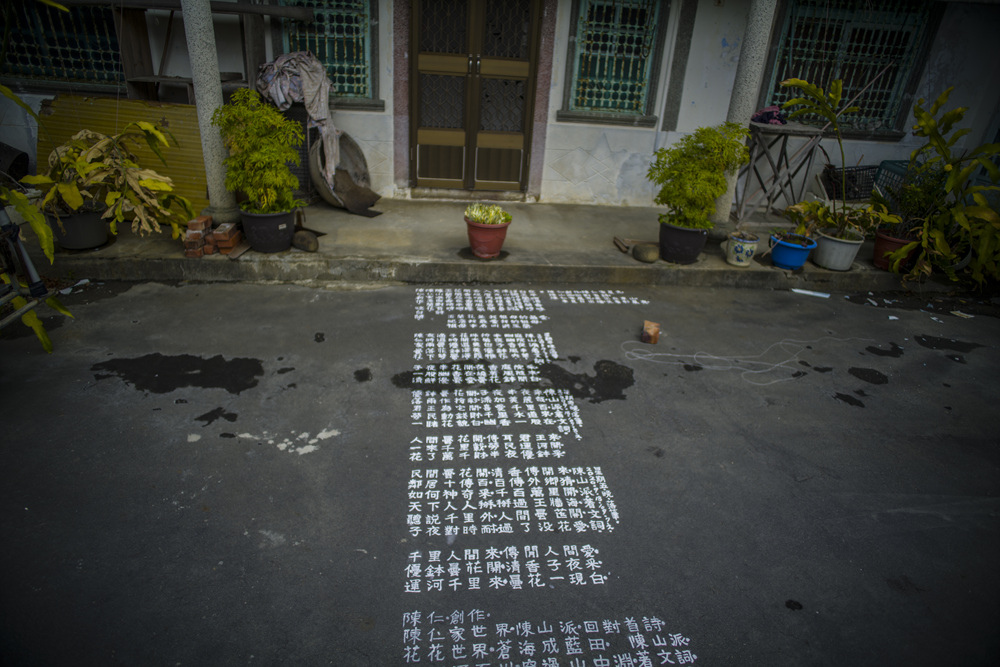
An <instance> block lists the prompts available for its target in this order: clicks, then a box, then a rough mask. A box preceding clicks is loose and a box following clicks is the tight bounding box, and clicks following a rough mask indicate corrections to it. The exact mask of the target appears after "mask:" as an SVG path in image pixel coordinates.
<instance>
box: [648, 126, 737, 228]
mask: <svg viewBox="0 0 1000 667" xmlns="http://www.w3.org/2000/svg"><path fill="white" fill-rule="evenodd" d="M749 134H750V131H749V130H748V129H747V128H745V127H741V126H739V125H737V124H736V123H723V124H722V125H718V126H716V127H700V128H698V129H697V130H695V131H694V132H693V133H691V134H689V135H687V136H685V137H684V138H683V139H681V140H680V141H678V142H677V143H675V144H674V145H672V146H670V147H669V148H661V149H659V150H658V151H656V153H655V154H654V159H653V163H652V164H651V165H650V167H649V171H648V173H647V174H646V177H647V178H648V179H649V180H650V181H652V182H653V183H654V184H656V185H658V186H660V190H659V192H657V194H656V197H654V199H653V201H655V202H656V203H657V204H661V205H664V206H669V207H670V210H669V211H668V212H667V213H663V214H661V215H660V222H661V223H669V224H672V225H676V226H677V227H687V228H690V229H711V228H712V226H713V225H712V221H711V220H710V219H709V216H711V215H712V214H713V213H714V212H715V200H716V199H717V198H719V197H720V196H721V195H722V194H724V193H725V192H726V172H727V171H731V170H735V169H738V168H739V167H740V166H741V165H743V164H746V163H747V162H748V161H749V160H750V152H749V150H748V149H747V146H746V139H747V137H748V136H749Z"/></svg>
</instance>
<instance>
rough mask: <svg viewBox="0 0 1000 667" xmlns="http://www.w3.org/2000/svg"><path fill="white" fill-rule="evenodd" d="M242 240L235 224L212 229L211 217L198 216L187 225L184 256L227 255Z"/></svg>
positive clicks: (240, 232)
mask: <svg viewBox="0 0 1000 667" xmlns="http://www.w3.org/2000/svg"><path fill="white" fill-rule="evenodd" d="M242 240H243V232H242V231H240V228H239V225H238V224H237V223H235V222H224V223H222V224H221V225H219V226H218V227H215V228H214V229H213V228H212V216H210V215H200V216H198V217H197V218H195V219H194V220H190V221H188V223H187V232H186V233H185V234H184V256H185V257H203V256H204V255H214V254H215V253H219V254H222V255H228V254H229V253H231V252H232V251H233V249H234V248H235V247H236V246H238V245H239V244H240V242H241V241H242Z"/></svg>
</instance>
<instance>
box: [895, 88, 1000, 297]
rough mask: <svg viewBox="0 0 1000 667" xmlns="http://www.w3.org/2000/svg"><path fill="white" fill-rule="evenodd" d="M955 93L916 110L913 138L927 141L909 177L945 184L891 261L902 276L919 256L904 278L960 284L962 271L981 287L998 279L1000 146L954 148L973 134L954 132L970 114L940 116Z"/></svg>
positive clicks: (916, 153)
mask: <svg viewBox="0 0 1000 667" xmlns="http://www.w3.org/2000/svg"><path fill="white" fill-rule="evenodd" d="M952 90H953V88H948V89H947V90H945V91H944V92H943V93H942V94H941V95H939V96H938V98H937V99H936V100H935V101H934V103H933V104H932V105H931V107H930V109H925V108H924V104H925V102H924V100H923V99H920V100H918V101H917V102H916V104H914V105H913V117H914V119H915V120H916V124H915V125H914V126H913V134H914V135H915V136H918V137H922V138H924V139H926V143H925V144H924V145H923V146H920V147H919V148H917V149H916V150H914V151H913V153H911V154H910V166H909V172H908V173H909V174H912V175H914V177H915V181H916V183H917V184H920V183H921V182H922V181H923V180H929V181H930V182H931V183H932V184H933V183H935V182H940V179H941V178H942V177H943V184H942V185H941V187H940V188H939V189H936V190H934V189H932V190H930V193H931V194H935V193H936V195H937V196H936V197H935V198H933V199H932V200H931V201H929V202H928V201H924V202H922V205H923V206H925V207H926V209H925V214H924V215H922V216H921V217H920V218H918V220H917V224H916V225H915V228H914V234H915V236H916V239H914V240H912V241H910V242H909V243H908V244H906V245H905V246H903V247H902V248H899V249H898V250H896V251H895V252H893V253H892V254H890V255H889V260H890V262H891V265H892V268H893V270H894V271H898V270H900V267H901V265H902V263H903V262H904V261H906V259H907V258H908V257H910V254H911V253H914V254H915V255H916V257H915V261H914V262H913V267H912V268H911V269H910V270H909V272H908V273H907V274H906V275H905V276H904V279H915V278H921V277H926V276H931V275H933V274H935V273H938V272H940V273H943V274H944V275H946V276H947V277H948V278H949V279H950V280H953V281H957V280H959V272H960V271H968V273H969V276H970V277H971V278H972V280H973V281H974V282H975V283H976V284H977V285H979V286H980V287H982V286H983V285H984V284H985V283H986V282H988V281H990V280H993V281H996V280H998V279H1000V212H998V208H1000V206H998V205H997V203H996V197H997V192H998V191H1000V185H998V183H1000V167H997V158H998V157H1000V143H993V144H983V145H981V146H977V147H975V148H973V149H971V150H965V151H960V150H958V149H957V148H956V143H957V142H958V140H959V139H960V138H961V137H963V136H965V135H966V134H968V132H969V130H968V128H964V129H956V127H955V126H956V124H957V123H959V122H961V121H962V119H963V118H964V117H965V113H966V111H968V109H966V108H965V107H958V108H955V109H952V110H951V111H945V112H942V108H943V107H944V105H945V104H947V103H948V97H949V95H950V94H951V91H952ZM939 114H940V115H939ZM980 170H982V171H983V172H985V174H986V179H985V180H983V181H977V180H976V178H975V176H976V174H977V172H979V171H980ZM987 183H988V184H987ZM991 195H992V196H993V199H992V200H991V199H990V198H989V197H990V196H991Z"/></svg>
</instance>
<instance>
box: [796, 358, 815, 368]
mask: <svg viewBox="0 0 1000 667" xmlns="http://www.w3.org/2000/svg"><path fill="white" fill-rule="evenodd" d="M799 366H805V367H806V368H812V365H811V364H810V363H809V362H808V361H806V360H805V359H799Z"/></svg>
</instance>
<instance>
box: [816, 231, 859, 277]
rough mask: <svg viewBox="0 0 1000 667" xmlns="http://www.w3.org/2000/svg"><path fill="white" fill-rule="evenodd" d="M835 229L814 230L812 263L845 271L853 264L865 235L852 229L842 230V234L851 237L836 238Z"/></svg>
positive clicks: (832, 269)
mask: <svg viewBox="0 0 1000 667" xmlns="http://www.w3.org/2000/svg"><path fill="white" fill-rule="evenodd" d="M836 232H837V230H836V229H831V228H826V229H819V230H817V231H816V252H814V253H813V254H812V261H813V264H816V265H817V266H820V267H822V268H824V269H829V270H831V271H847V270H849V269H850V268H851V266H853V265H854V258H855V257H857V256H858V251H859V250H860V249H861V244H862V243H864V242H865V237H864V235H863V234H861V233H860V232H857V231H855V230H852V229H846V230H844V232H843V233H844V235H849V236H851V237H852V238H837V237H836V236H834V234H836Z"/></svg>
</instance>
